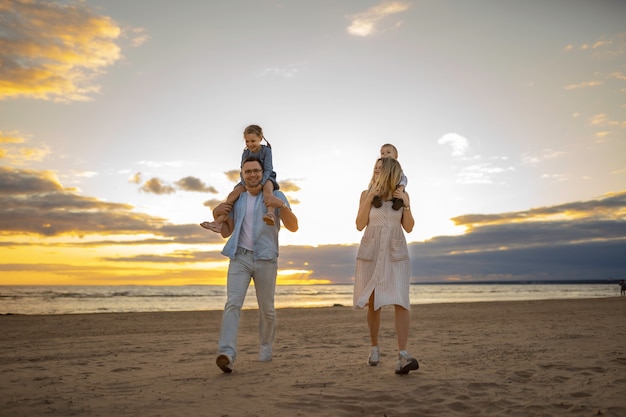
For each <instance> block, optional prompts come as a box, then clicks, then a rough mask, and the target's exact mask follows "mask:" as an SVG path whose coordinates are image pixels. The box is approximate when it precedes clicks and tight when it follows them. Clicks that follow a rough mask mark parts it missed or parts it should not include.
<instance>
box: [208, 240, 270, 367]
mask: <svg viewBox="0 0 626 417" xmlns="http://www.w3.org/2000/svg"><path fill="white" fill-rule="evenodd" d="M277 269H278V262H277V260H276V259H273V260H270V261H260V260H257V261H255V260H254V254H253V252H252V251H249V250H247V249H243V248H237V254H236V255H235V259H231V261H230V265H229V266H228V278H227V284H226V294H227V295H226V305H225V306H224V315H223V317H222V329H221V331H220V340H219V353H220V354H222V353H225V354H226V355H229V356H230V357H231V358H233V360H234V359H235V357H236V356H237V334H238V332H239V317H240V313H241V307H242V306H243V302H244V300H245V298H246V292H247V291H248V286H249V285H250V278H252V279H254V289H255V291H256V299H257V303H258V305H259V316H260V317H259V342H260V344H262V345H271V344H272V343H273V342H274V335H275V330H274V325H275V323H276V312H275V310H274V293H275V289H276V272H277Z"/></svg>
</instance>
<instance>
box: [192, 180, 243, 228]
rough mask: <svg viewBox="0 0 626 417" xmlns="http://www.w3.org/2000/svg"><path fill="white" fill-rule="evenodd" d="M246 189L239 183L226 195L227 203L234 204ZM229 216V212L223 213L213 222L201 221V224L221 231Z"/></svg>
mask: <svg viewBox="0 0 626 417" xmlns="http://www.w3.org/2000/svg"><path fill="white" fill-rule="evenodd" d="M245 190H246V187H244V186H243V185H241V184H237V186H236V187H235V188H234V189H233V190H232V191H231V192H230V193H229V194H228V196H227V197H226V201H225V203H229V204H234V203H235V201H237V199H238V198H239V196H240V195H241V193H243V192H244V191H245ZM227 216H228V213H226V214H222V215H220V216H217V217H216V218H215V220H213V221H212V222H202V223H200V226H202V227H204V228H205V229H209V230H211V231H213V232H216V233H220V232H221V230H222V223H224V221H225V220H226V217H227Z"/></svg>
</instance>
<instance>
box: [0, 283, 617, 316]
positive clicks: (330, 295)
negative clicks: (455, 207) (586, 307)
mask: <svg viewBox="0 0 626 417" xmlns="http://www.w3.org/2000/svg"><path fill="white" fill-rule="evenodd" d="M352 288H353V287H352V285H351V284H347V285H288V286H278V287H276V308H286V307H296V308H313V307H331V306H334V305H341V306H352ZM410 288H411V304H435V303H465V302H489V301H512V300H547V299H563V298H602V297H616V296H619V295H620V290H619V286H618V285H617V284H616V283H614V284H611V283H608V284H607V283H602V284H588V283H585V284H582V283H558V284H557V283H540V284H538V283H524V284H497V283H496V284H413V285H411V287H410ZM225 301H226V287H225V286H200V285H198V286H0V314H29V315H35V314H81V313H119V312H148V311H197V310H221V309H222V308H223V307H224V302H225ZM254 308H257V307H256V297H255V295H254V286H250V288H249V290H248V294H247V296H246V302H245V304H244V309H254Z"/></svg>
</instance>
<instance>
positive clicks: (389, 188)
mask: <svg viewBox="0 0 626 417" xmlns="http://www.w3.org/2000/svg"><path fill="white" fill-rule="evenodd" d="M378 161H381V162H382V166H381V168H380V174H378V178H376V179H375V180H374V184H373V185H374V187H376V188H377V189H378V190H380V192H381V194H382V197H383V199H391V195H392V194H393V191H394V190H395V189H396V185H397V184H398V182H400V177H401V176H402V167H401V166H400V162H398V161H397V160H395V159H393V158H380V159H378V160H377V161H376V163H378Z"/></svg>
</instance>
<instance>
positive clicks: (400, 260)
mask: <svg viewBox="0 0 626 417" xmlns="http://www.w3.org/2000/svg"><path fill="white" fill-rule="evenodd" d="M391 205H392V202H391V201H384V202H383V205H382V206H381V207H379V208H376V207H373V206H372V208H371V209H370V214H369V222H368V224H367V227H366V229H365V233H364V234H363V237H362V238H361V245H360V246H359V251H358V253H357V257H356V258H357V259H356V273H355V276H354V307H355V308H364V307H365V306H367V304H368V303H369V298H370V295H371V294H372V291H374V309H375V310H378V309H379V308H381V307H382V306H386V305H393V304H397V305H400V306H402V307H404V308H406V309H407V310H408V309H410V307H411V302H410V300H409V284H410V283H409V279H410V262H409V250H408V247H407V244H406V238H405V237H404V231H403V229H402V225H401V222H402V214H403V212H404V210H402V209H400V210H394V209H393V208H392V207H391Z"/></svg>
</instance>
